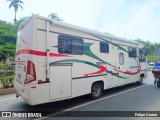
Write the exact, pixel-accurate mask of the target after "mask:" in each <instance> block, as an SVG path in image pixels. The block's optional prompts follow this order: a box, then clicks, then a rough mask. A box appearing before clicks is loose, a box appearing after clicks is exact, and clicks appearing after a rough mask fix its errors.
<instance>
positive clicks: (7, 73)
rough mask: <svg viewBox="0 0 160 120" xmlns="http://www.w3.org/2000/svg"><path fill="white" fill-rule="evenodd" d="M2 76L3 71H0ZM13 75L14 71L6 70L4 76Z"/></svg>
mask: <svg viewBox="0 0 160 120" xmlns="http://www.w3.org/2000/svg"><path fill="white" fill-rule="evenodd" d="M3 74H4V71H2V70H0V76H2V75H3ZM13 74H14V70H7V72H6V74H5V76H12V75H13Z"/></svg>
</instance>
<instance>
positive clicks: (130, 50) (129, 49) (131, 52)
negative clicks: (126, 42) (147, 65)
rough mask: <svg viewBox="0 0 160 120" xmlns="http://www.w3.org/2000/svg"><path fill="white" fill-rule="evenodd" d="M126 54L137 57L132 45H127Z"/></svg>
mask: <svg viewBox="0 0 160 120" xmlns="http://www.w3.org/2000/svg"><path fill="white" fill-rule="evenodd" d="M128 55H129V57H131V58H136V57H137V49H136V48H134V47H128Z"/></svg>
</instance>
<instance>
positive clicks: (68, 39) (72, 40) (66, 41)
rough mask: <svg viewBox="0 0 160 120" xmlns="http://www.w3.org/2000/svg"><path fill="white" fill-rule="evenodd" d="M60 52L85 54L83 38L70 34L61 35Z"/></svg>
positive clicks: (59, 41)
mask: <svg viewBox="0 0 160 120" xmlns="http://www.w3.org/2000/svg"><path fill="white" fill-rule="evenodd" d="M58 52H59V53H66V54H76V55H79V54H83V39H82V38H79V37H73V36H69V35H59V36H58Z"/></svg>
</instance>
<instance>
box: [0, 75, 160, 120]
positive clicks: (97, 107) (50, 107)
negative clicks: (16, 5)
mask: <svg viewBox="0 0 160 120" xmlns="http://www.w3.org/2000/svg"><path fill="white" fill-rule="evenodd" d="M159 94H160V89H159V88H157V87H156V86H155V85H153V76H152V74H151V73H149V77H148V79H146V80H145V81H144V84H143V85H141V86H139V85H136V84H130V85H126V86H122V87H117V88H114V89H109V90H106V91H105V92H104V95H103V97H102V98H101V99H98V100H94V101H93V100H91V99H90V97H89V96H88V95H85V96H82V97H77V98H74V99H71V100H65V101H60V102H53V103H47V104H42V105H37V106H29V105H28V104H26V103H25V102H24V101H23V100H22V99H21V98H18V99H7V100H0V111H29V112H31V111H37V112H38V111H40V112H42V113H43V112H44V111H50V112H47V113H45V116H43V117H44V118H43V119H53V117H52V116H55V114H56V113H57V111H63V110H67V111H82V112H80V113H81V114H82V113H83V111H89V112H84V114H90V113H92V115H93V113H94V114H98V113H103V112H101V111H117V112H118V111H137V112H138V111H140V112H141V111H160V95H159ZM90 111H100V112H97V113H96V112H90ZM70 113H72V115H73V113H74V112H70ZM114 113H115V112H114ZM114 113H113V114H114ZM75 114H76V113H75ZM104 114H106V113H105V112H104ZM119 114H121V113H119ZM122 114H132V113H128V112H122ZM134 114H135V113H134ZM137 114H138V113H137ZM155 114H156V113H155ZM57 115H61V114H57ZM62 115H63V113H62ZM67 115H68V114H67ZM73 116H74V115H73ZM77 116H78V115H77ZM80 116H81V115H80ZM86 116H87V115H86ZM93 116H96V115H93ZM51 117H52V118H51ZM54 119H57V120H61V119H65V120H66V119H68V120H70V119H75V120H77V119H78V120H83V119H84V120H85V119H86V117H85V115H84V116H83V115H82V116H81V117H76V116H75V117H61V118H60V117H54ZM87 119H92V120H93V119H96V120H97V119H105V120H106V119H107V120H108V119H115V120H117V119H118V120H119V119H123V120H124V119H126V120H128V119H132V120H135V119H142V118H140V117H125V118H122V117H121V118H120V117H107V118H106V117H94V118H92V117H87ZM145 119H148V120H150V119H157V120H159V119H160V118H158V117H156V118H153V117H149V118H145Z"/></svg>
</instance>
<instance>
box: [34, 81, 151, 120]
mask: <svg viewBox="0 0 160 120" xmlns="http://www.w3.org/2000/svg"><path fill="white" fill-rule="evenodd" d="M149 85H150V84H146V85H143V86H140V87H136V88H133V89H130V90H126V91H123V92H119V93H116V94H114V95H110V96H106V97H103V98H101V99H97V100H94V101H91V102H87V103H84V104H81V105H77V106H75V107H71V108H68V109H65V110H62V111H60V112H57V113H53V114H50V115H47V116H46V117H42V118H38V119H35V120H43V119H47V118H49V117H51V116H55V115H59V114H61V113H63V112H65V111H71V110H74V109H77V108H80V107H83V106H86V105H89V104H92V103H96V102H99V101H102V100H105V99H108V98H111V97H115V96H117V95H121V94H124V93H127V92H130V91H133V90H137V89H140V88H142V87H146V86H149Z"/></svg>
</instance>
